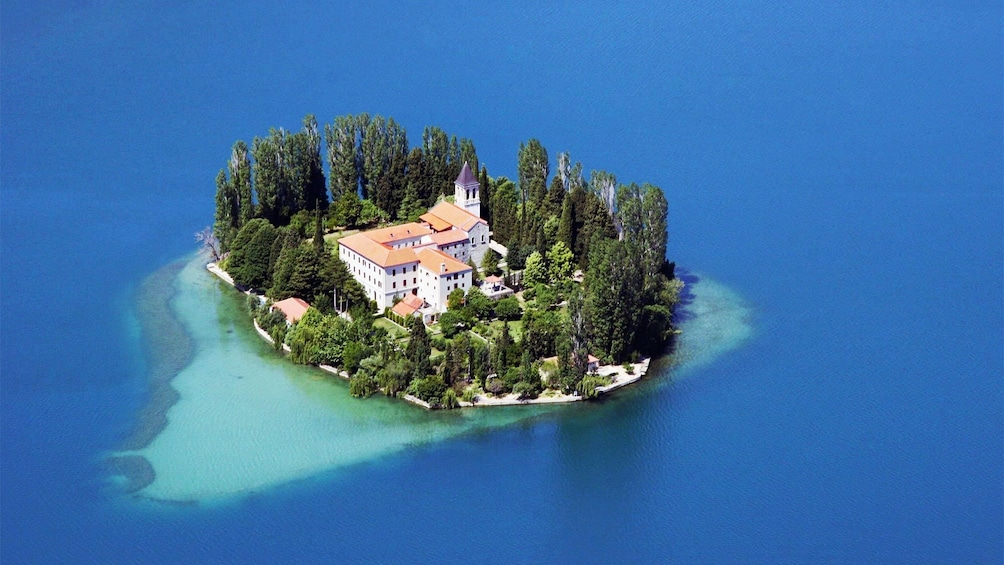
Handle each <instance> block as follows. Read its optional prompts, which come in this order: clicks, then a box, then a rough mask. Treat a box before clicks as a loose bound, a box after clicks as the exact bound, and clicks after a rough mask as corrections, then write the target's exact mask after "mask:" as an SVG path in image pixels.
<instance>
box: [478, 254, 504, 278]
mask: <svg viewBox="0 0 1004 565" xmlns="http://www.w3.org/2000/svg"><path fill="white" fill-rule="evenodd" d="M500 259H502V257H501V256H500V255H499V254H498V253H496V252H495V250H494V249H489V250H488V251H485V255H484V257H482V258H481V269H482V270H483V271H484V273H485V276H488V277H490V276H499V275H501V274H502V269H500V268H499V260H500Z"/></svg>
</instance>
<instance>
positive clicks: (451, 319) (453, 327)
mask: <svg viewBox="0 0 1004 565" xmlns="http://www.w3.org/2000/svg"><path fill="white" fill-rule="evenodd" d="M458 290H459V289H458ZM463 323H464V317H463V316H462V315H460V313H459V312H458V311H457V310H447V311H446V312H443V313H442V314H440V315H439V329H440V331H442V332H443V337H445V338H447V339H450V338H452V337H453V336H455V335H457V333H459V332H460V330H461V329H462V325H463Z"/></svg>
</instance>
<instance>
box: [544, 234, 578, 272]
mask: <svg viewBox="0 0 1004 565" xmlns="http://www.w3.org/2000/svg"><path fill="white" fill-rule="evenodd" d="M573 260H574V257H573V256H572V250H571V249H569V248H568V245H567V244H566V243H565V242H564V241H559V242H557V243H555V244H554V245H552V246H551V249H550V250H548V252H547V265H548V270H549V272H550V274H551V280H552V281H554V282H558V281H563V280H565V279H568V278H569V277H571V276H572V270H573V268H574V263H573Z"/></svg>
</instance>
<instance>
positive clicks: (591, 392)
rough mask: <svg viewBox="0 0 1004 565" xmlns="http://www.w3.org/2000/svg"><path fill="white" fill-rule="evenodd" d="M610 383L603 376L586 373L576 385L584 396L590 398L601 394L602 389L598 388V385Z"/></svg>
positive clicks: (576, 388)
mask: <svg viewBox="0 0 1004 565" xmlns="http://www.w3.org/2000/svg"><path fill="white" fill-rule="evenodd" d="M606 384H609V383H608V382H607V381H606V380H605V379H603V378H602V377H597V376H595V375H586V376H584V377H582V380H581V381H579V384H577V385H575V390H576V391H577V392H578V393H579V395H580V396H582V398H585V399H586V400H590V399H593V398H597V397H599V395H600V391H598V390H596V387H600V386H604V385H606Z"/></svg>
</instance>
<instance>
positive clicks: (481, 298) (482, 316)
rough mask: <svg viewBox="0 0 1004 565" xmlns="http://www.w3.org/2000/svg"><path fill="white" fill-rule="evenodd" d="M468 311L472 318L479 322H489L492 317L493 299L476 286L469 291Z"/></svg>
mask: <svg viewBox="0 0 1004 565" xmlns="http://www.w3.org/2000/svg"><path fill="white" fill-rule="evenodd" d="M467 310H468V311H469V312H470V314H471V317H473V318H475V319H477V320H488V319H489V318H491V317H492V310H493V304H492V301H491V299H490V298H488V297H487V296H485V293H483V292H481V289H480V288H478V287H476V286H475V287H471V289H470V290H469V291H467Z"/></svg>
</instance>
